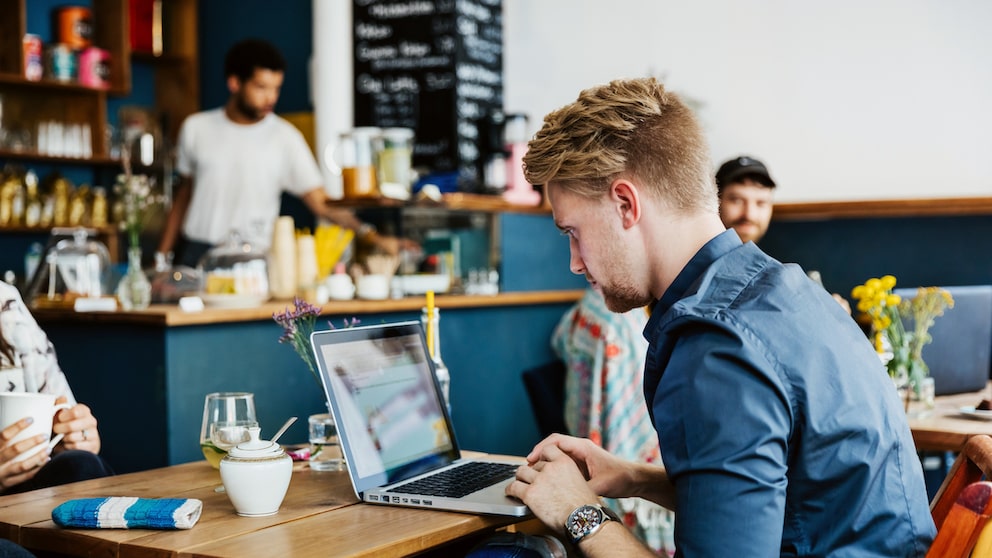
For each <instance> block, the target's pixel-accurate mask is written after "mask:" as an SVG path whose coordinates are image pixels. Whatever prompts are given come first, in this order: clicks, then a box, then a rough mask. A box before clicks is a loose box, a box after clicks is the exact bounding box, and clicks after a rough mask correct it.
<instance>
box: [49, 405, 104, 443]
mask: <svg viewBox="0 0 992 558" xmlns="http://www.w3.org/2000/svg"><path fill="white" fill-rule="evenodd" d="M65 402H66V398H65V397H64V396H62V397H59V398H58V399H56V400H55V403H56V404H59V403H65ZM52 432H54V433H55V434H65V437H64V438H62V443H61V444H60V445H59V446H58V448H61V449H63V450H70V449H78V450H85V451H88V452H90V453H100V432H99V431H98V430H97V428H96V417H94V416H93V413H92V411H90V408H89V407H87V406H86V405H82V404H77V405H74V406H73V407H72V408H70V409H63V410H61V411H59V413H58V414H57V415H55V422H54V423H53V425H52ZM58 448H57V449H58Z"/></svg>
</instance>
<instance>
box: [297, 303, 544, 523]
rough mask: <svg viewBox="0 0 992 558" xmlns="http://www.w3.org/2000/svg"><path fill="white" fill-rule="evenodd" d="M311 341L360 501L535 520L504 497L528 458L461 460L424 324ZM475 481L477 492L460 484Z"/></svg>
mask: <svg viewBox="0 0 992 558" xmlns="http://www.w3.org/2000/svg"><path fill="white" fill-rule="evenodd" d="M310 342H311V345H312V346H313V351H314V354H315V356H316V358H317V365H318V368H319V370H320V379H321V382H322V383H323V385H324V392H325V393H326V394H327V400H328V402H329V403H330V408H331V413H332V414H333V415H334V420H335V421H336V422H337V425H338V437H339V439H340V442H341V449H342V452H343V453H344V457H345V460H346V461H347V466H348V473H349V474H350V476H351V484H352V486H353V487H354V488H355V493H356V494H357V495H358V498H359V499H360V500H362V501H365V502H369V503H372V504H390V505H398V506H411V507H418V508H430V509H438V510H448V511H460V512H471V513H483V514H498V515H511V516H518V517H519V516H524V515H527V514H529V513H530V510H529V509H528V508H527V506H526V505H524V504H523V503H522V502H521V501H520V500H517V499H515V498H511V497H509V496H507V495H506V494H505V493H504V491H505V489H506V486H507V485H508V484H509V483H510V482H512V481H513V478H514V475H515V472H516V469H517V468H518V467H519V466H520V464H521V462H520V461H519V460H518V461H509V460H500V459H496V458H492V459H490V458H485V457H480V458H476V459H462V458H461V452H460V450H459V448H458V442H457V441H456V440H455V430H454V428H453V426H452V423H451V418H450V417H449V416H448V412H447V408H446V407H447V406H446V405H445V404H444V399H443V397H442V395H441V389H440V387H439V386H438V383H437V378H436V376H435V374H434V361H433V360H432V359H431V358H430V357H429V356H428V354H429V353H428V352H427V343H426V340H425V338H424V332H423V328H422V326H421V324H420V322H417V321H411V322H399V323H385V324H380V325H372V326H363V327H353V328H347V329H332V330H328V331H316V332H314V333H313V334H311V336H310ZM465 474H468V476H470V477H473V478H470V479H467V481H468V484H462V482H464V481H466V479H460V478H455V477H460V476H465Z"/></svg>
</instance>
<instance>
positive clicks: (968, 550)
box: [927, 435, 992, 558]
mask: <svg viewBox="0 0 992 558" xmlns="http://www.w3.org/2000/svg"><path fill="white" fill-rule="evenodd" d="M982 478H992V437H989V436H986V435H980V436H972V437H971V438H969V439H968V443H967V444H965V446H964V449H963V450H962V451H961V453H960V454H959V455H958V457H957V459H956V460H955V461H954V465H952V466H951V470H950V472H949V473H948V474H947V478H945V479H944V482H943V483H942V484H941V485H940V488H939V489H938V490H937V494H936V495H935V496H934V498H933V501H932V502H931V503H930V513H931V514H932V515H933V521H934V523H935V524H936V525H937V538H936V539H934V541H933V545H932V546H931V547H930V551H929V552H927V558H968V557H969V556H992V529H985V527H986V525H987V524H988V523H989V518H990V517H992V482H987V481H982ZM983 530H984V531H985V532H984V533H983ZM973 549H974V554H972V550H973Z"/></svg>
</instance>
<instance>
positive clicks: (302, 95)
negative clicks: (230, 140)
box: [199, 0, 313, 112]
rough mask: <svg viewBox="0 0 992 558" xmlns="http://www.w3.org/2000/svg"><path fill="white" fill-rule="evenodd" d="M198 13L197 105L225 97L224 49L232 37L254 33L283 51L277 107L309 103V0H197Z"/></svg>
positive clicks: (293, 109) (214, 104)
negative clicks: (206, 0) (198, 75)
mask: <svg viewBox="0 0 992 558" xmlns="http://www.w3.org/2000/svg"><path fill="white" fill-rule="evenodd" d="M199 17H200V29H199V31H200V33H199V42H200V91H201V94H200V99H201V101H202V102H201V103H200V106H202V107H203V108H205V109H206V108H214V107H218V106H220V105H223V104H224V103H225V102H226V101H227V95H228V91H227V85H226V84H225V82H224V55H225V54H226V53H227V50H228V49H229V48H230V47H231V45H233V44H234V43H236V42H238V41H240V40H242V39H247V38H258V39H265V40H267V41H270V42H271V43H273V44H274V45H275V46H276V47H277V48H279V50H281V51H282V54H283V56H285V57H286V80H285V82H284V83H283V88H282V94H281V95H280V97H279V104H278V105H277V106H276V112H298V111H309V110H312V109H313V106H312V103H311V101H310V94H309V73H310V72H309V70H308V64H309V60H310V52H311V51H312V50H313V48H312V45H313V32H312V30H311V25H312V24H311V19H312V17H311V2H310V0H281V1H280V2H277V3H275V2H271V1H269V0H240V1H238V2H209V1H208V2H203V1H201V2H200V4H199Z"/></svg>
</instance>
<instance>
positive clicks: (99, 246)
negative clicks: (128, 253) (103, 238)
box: [26, 227, 110, 307]
mask: <svg viewBox="0 0 992 558" xmlns="http://www.w3.org/2000/svg"><path fill="white" fill-rule="evenodd" d="M92 234H95V231H93V230H92V229H87V228H83V227H78V228H55V229H52V233H51V239H50V240H49V242H48V246H49V249H48V250H47V252H46V253H45V254H44V256H43V257H42V261H41V265H40V266H39V268H38V271H37V272H36V273H35V275H34V277H33V278H32V280H31V283H30V285H29V286H28V291H27V296H26V298H27V299H28V300H31V301H32V303H33V304H34V305H35V306H56V307H61V306H68V307H71V306H72V305H73V303H74V302H75V300H76V299H77V298H80V297H89V298H96V297H102V296H104V295H106V294H107V293H108V292H109V291H108V282H109V275H110V252H109V251H108V250H107V247H106V246H104V244H103V243H102V242H99V241H96V240H93V239H91V238H90V235H92Z"/></svg>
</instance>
